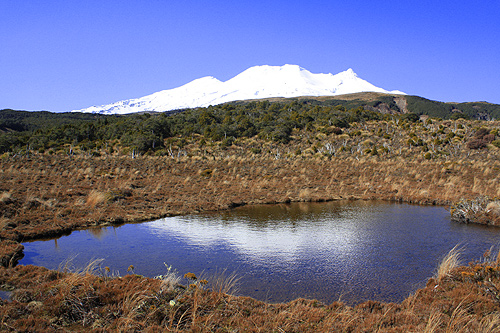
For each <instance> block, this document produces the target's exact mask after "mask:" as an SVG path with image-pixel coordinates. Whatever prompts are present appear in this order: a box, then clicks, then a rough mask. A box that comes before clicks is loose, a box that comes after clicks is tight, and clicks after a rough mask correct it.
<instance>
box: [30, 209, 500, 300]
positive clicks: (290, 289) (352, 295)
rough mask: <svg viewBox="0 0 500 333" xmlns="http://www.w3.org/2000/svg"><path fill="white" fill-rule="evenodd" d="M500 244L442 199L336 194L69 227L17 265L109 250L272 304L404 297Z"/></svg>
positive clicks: (109, 256)
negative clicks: (213, 279)
mask: <svg viewBox="0 0 500 333" xmlns="http://www.w3.org/2000/svg"><path fill="white" fill-rule="evenodd" d="M499 242H500V228H487V227H484V226H478V225H464V224H457V223H454V222H451V221H450V219H449V212H447V211H446V210H445V209H444V208H443V207H433V206H415V205H408V204H398V203H387V202H379V201H335V202H328V203H294V204H286V205H285V204H283V205H262V206H246V207H239V208H237V209H234V210H231V211H225V212H221V213H217V214H202V215H191V216H182V217H169V218H165V219H161V220H157V221H153V222H147V223H142V224H127V225H123V226H120V227H109V228H103V229H93V230H85V231H77V232H73V233H72V234H71V235H69V236H63V237H60V238H58V239H55V240H54V239H53V240H48V241H35V242H29V243H23V245H24V246H25V251H24V253H25V257H24V259H23V260H22V261H21V264H25V265H27V264H34V265H39V266H45V267H48V268H52V269H57V268H58V267H59V266H60V265H61V263H63V262H65V261H67V260H68V259H70V258H72V265H73V266H75V267H84V266H85V265H86V264H87V263H88V262H90V261H91V260H92V259H97V258H103V259H104V261H103V263H102V267H104V266H108V267H109V268H110V269H111V270H112V271H114V272H118V273H119V274H121V275H125V274H127V268H128V267H129V266H130V265H133V266H134V271H135V273H137V274H141V275H145V276H156V275H160V274H165V272H166V268H165V265H164V263H167V264H168V265H172V267H173V268H175V269H176V270H177V271H178V272H179V274H181V275H184V274H185V273H187V272H193V273H195V274H197V275H200V274H202V275H203V276H205V277H207V278H208V279H209V277H210V275H213V274H215V273H216V272H220V271H222V270H226V272H234V273H236V274H237V276H238V277H239V278H240V280H239V284H238V290H237V292H236V294H238V295H246V296H251V297H254V298H257V299H260V300H264V301H269V302H282V301H289V300H292V299H295V298H298V297H303V298H309V299H318V300H321V301H323V302H326V303H331V302H333V301H336V300H339V299H341V300H343V301H345V302H347V303H351V304H353V303H358V302H361V301H364V300H368V299H371V300H380V301H401V300H402V299H404V298H405V297H407V296H408V295H409V294H410V293H412V292H414V291H415V290H416V289H417V288H420V287H423V286H425V283H426V281H427V279H428V278H429V277H431V276H432V275H433V273H434V272H435V270H436V267H437V266H438V264H439V261H440V259H441V258H442V257H443V256H444V255H446V254H447V253H448V251H449V250H450V249H451V248H453V247H454V246H455V245H457V244H461V245H462V246H463V247H464V253H463V256H462V258H463V263H464V264H467V263H468V262H469V261H471V260H476V259H480V258H481V256H482V254H483V253H484V252H485V250H487V249H489V248H490V247H491V246H497V245H498V244H499Z"/></svg>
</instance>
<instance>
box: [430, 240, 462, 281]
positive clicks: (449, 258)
mask: <svg viewBox="0 0 500 333" xmlns="http://www.w3.org/2000/svg"><path fill="white" fill-rule="evenodd" d="M461 253H462V249H461V248H460V247H459V246H458V245H455V247H453V248H452V249H451V250H450V252H448V254H446V256H444V258H443V259H442V260H441V263H440V264H439V267H438V269H437V272H436V276H435V277H436V279H437V281H438V282H440V281H442V280H443V279H444V278H446V277H449V276H450V274H451V272H452V271H453V269H455V268H456V267H458V266H459V264H460V255H461Z"/></svg>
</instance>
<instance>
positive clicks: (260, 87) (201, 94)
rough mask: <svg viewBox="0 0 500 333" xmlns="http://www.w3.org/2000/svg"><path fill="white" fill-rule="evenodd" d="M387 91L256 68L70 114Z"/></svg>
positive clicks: (344, 79) (287, 68)
mask: <svg viewBox="0 0 500 333" xmlns="http://www.w3.org/2000/svg"><path fill="white" fill-rule="evenodd" d="M367 91H373V92H380V93H388V94H404V93H403V92H401V91H397V90H395V91H387V90H384V89H382V88H378V87H376V86H374V85H373V84H371V83H369V82H367V81H365V80H363V79H360V78H359V77H358V75H357V74H356V73H354V71H353V70H352V69H348V70H346V71H344V72H341V73H338V74H336V75H333V74H313V73H311V72H309V71H308V70H306V69H304V68H302V67H300V66H297V65H284V66H267V65H264V66H255V67H251V68H249V69H247V70H245V71H244V72H242V73H240V74H238V75H237V76H235V77H233V78H232V79H229V80H227V81H225V82H222V81H219V80H217V79H216V78H214V77H212V76H207V77H203V78H200V79H196V80H194V81H191V82H189V83H187V84H185V85H183V86H180V87H178V88H174V89H169V90H162V91H159V92H156V93H154V94H151V95H148V96H144V97H141V98H135V99H128V100H123V101H119V102H116V103H112V104H108V105H101V106H91V107H89V108H85V109H81V110H73V112H88V113H102V114H126V113H135V112H142V111H157V112H163V111H170V110H177V109H184V108H196V107H206V106H209V105H217V104H221V103H226V102H231V101H238V100H247V99H260V98H269V97H300V96H335V95H343V94H351V93H357V92H367Z"/></svg>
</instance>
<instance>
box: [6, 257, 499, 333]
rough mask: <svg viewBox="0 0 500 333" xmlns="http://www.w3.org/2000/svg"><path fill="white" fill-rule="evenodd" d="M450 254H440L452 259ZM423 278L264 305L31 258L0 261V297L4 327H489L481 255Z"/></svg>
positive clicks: (214, 290)
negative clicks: (387, 299) (381, 298)
mask: <svg viewBox="0 0 500 333" xmlns="http://www.w3.org/2000/svg"><path fill="white" fill-rule="evenodd" d="M456 256H457V252H453V251H452V252H450V255H449V256H448V257H447V258H445V259H446V260H445V261H449V257H454V258H455V259H456ZM444 265H445V266H446V267H445V268H441V269H440V270H439V273H438V274H437V275H436V277H435V278H432V279H430V280H429V281H428V283H427V286H426V287H425V288H423V289H420V290H418V291H417V292H416V293H415V294H413V295H411V296H409V297H408V298H407V299H405V300H404V301H403V302H402V303H400V304H395V303H381V302H374V301H368V302H365V303H362V304H359V305H356V306H354V307H351V306H347V305H345V304H343V303H341V302H334V303H332V304H329V305H326V304H322V303H320V302H318V301H315V300H305V299H297V300H295V301H292V302H289V303H281V304H267V303H264V302H260V301H257V300H255V299H252V298H249V297H235V296H231V295H230V294H228V293H227V291H229V290H230V288H228V287H231V286H232V285H233V282H234V280H232V279H225V280H224V279H222V280H221V279H220V277H219V278H208V281H206V280H198V279H197V278H196V277H195V276H194V274H191V273H188V274H186V275H185V279H184V282H185V283H184V284H183V285H180V284H178V283H177V282H178V281H179V278H175V277H173V276H172V274H168V275H165V276H162V277H159V278H155V279H152V278H145V277H142V276H138V275H134V274H130V275H127V276H124V277H113V276H110V275H109V273H108V271H107V270H106V269H104V270H102V269H99V268H98V266H96V265H90V266H89V267H87V268H86V269H85V270H83V271H81V272H78V273H71V272H65V271H51V270H47V269H45V268H41V267H36V266H21V265H20V266H17V267H15V268H10V269H6V268H2V269H0V284H1V285H2V286H3V287H4V288H5V287H10V288H13V289H14V291H13V292H12V295H11V299H12V300H11V301H2V304H1V305H2V306H1V307H0V325H1V327H2V330H6V331H9V330H10V331H44V332H51V331H60V330H64V331H96V332H100V331H102V332H104V331H127V332H143V331H145V332H157V331H174V332H177V331H193V332H236V331H237V332H498V330H500V315H499V310H500V294H499V290H498V288H500V266H499V261H498V260H497V259H496V257H495V258H490V257H489V254H487V255H486V257H485V260H482V261H481V262H476V263H472V264H470V265H469V266H468V267H453V266H450V265H447V264H444Z"/></svg>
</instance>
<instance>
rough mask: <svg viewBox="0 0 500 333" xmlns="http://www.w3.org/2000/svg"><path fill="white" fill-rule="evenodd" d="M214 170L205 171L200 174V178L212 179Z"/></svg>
mask: <svg viewBox="0 0 500 333" xmlns="http://www.w3.org/2000/svg"><path fill="white" fill-rule="evenodd" d="M212 174H213V170H212V169H205V170H202V171H201V172H200V176H201V177H203V178H210V177H212Z"/></svg>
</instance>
